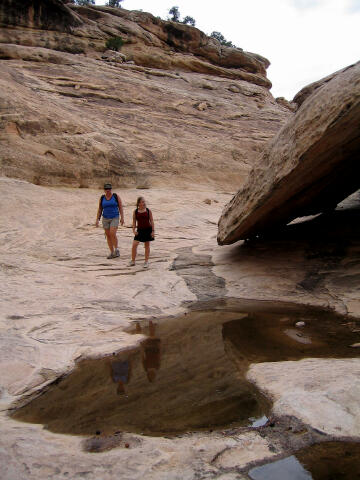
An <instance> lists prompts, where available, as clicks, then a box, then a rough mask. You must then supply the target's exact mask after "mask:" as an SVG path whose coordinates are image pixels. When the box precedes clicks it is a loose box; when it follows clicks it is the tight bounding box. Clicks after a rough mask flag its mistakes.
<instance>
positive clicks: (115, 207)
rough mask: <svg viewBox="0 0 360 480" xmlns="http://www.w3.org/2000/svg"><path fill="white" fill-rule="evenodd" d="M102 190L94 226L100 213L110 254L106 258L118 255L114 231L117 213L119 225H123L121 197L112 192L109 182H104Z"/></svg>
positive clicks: (116, 223)
mask: <svg viewBox="0 0 360 480" xmlns="http://www.w3.org/2000/svg"><path fill="white" fill-rule="evenodd" d="M104 190H105V194H104V195H101V198H100V201H99V208H98V212H97V216H96V224H95V225H96V227H98V226H99V221H100V218H101V215H102V217H103V219H102V224H103V227H104V230H105V235H106V240H107V243H108V246H109V249H110V255H109V256H108V257H107V258H115V257H120V252H119V248H118V239H117V236H116V232H117V229H118V226H119V214H120V223H121V225H124V211H123V206H122V202H121V199H120V197H119V195H117V194H116V193H112V186H111V184H110V183H105V185H104Z"/></svg>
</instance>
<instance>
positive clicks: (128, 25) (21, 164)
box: [0, 0, 292, 188]
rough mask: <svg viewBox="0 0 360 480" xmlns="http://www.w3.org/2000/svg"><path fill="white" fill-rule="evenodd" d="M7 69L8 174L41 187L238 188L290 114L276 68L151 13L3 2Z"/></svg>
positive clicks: (1, 92) (0, 91) (2, 82)
mask: <svg viewBox="0 0 360 480" xmlns="http://www.w3.org/2000/svg"><path fill="white" fill-rule="evenodd" d="M115 36H121V37H122V39H123V41H124V45H123V47H122V49H121V52H118V53H117V52H109V51H105V50H106V46H105V44H106V41H107V40H108V39H109V38H111V37H115ZM0 63H1V71H2V75H1V79H0V105H1V114H0V136H1V146H0V154H1V155H0V158H1V165H0V172H1V174H2V175H5V176H8V177H16V178H21V179H26V180H28V181H31V182H33V183H36V184H42V185H49V184H50V185H59V184H60V185H61V184H65V185H73V186H99V185H101V183H102V182H103V181H104V180H108V179H111V180H112V182H113V183H114V184H115V185H118V186H152V185H158V186H160V185H163V184H164V183H166V184H169V183H172V182H176V184H179V185H188V184H199V183H203V184H214V185H215V184H217V185H222V186H223V187H225V186H227V187H228V188H236V186H237V185H239V183H242V182H243V181H244V179H245V178H246V177H247V175H248V172H249V170H250V169H251V166H252V165H253V162H254V160H255V158H256V156H257V155H258V152H259V151H260V150H262V148H263V145H264V144H265V143H266V142H267V141H268V140H269V139H270V138H272V137H273V135H274V134H275V133H276V132H277V131H278V130H279V128H280V127H281V125H282V124H283V123H284V122H285V121H286V120H287V119H288V118H289V116H291V115H292V112H291V110H290V109H289V108H287V106H286V105H285V104H279V103H277V102H276V101H275V100H274V98H273V97H272V95H271V93H270V92H269V87H270V86H271V83H270V82H269V80H268V79H267V77H266V68H267V67H268V65H269V62H268V60H266V59H265V58H263V57H261V56H260V55H257V54H252V53H248V52H244V51H243V50H241V49H235V48H229V47H224V46H222V45H220V43H219V42H218V41H217V40H215V39H213V38H210V37H208V36H206V35H205V34H204V33H203V32H201V31H200V30H198V29H196V28H194V27H190V26H188V25H183V24H180V23H175V22H170V21H164V20H161V19H159V18H156V17H154V16H152V15H151V14H148V13H144V12H131V11H127V10H124V9H116V8H110V7H100V6H96V7H95V6H93V7H80V6H75V5H70V6H68V5H64V4H63V3H62V2H60V1H59V0H47V1H45V0H39V1H36V2H35V1H34V0H26V1H25V2H20V1H18V0H5V1H4V2H2V3H1V5H0ZM229 179H230V183H231V185H232V186H230V187H229Z"/></svg>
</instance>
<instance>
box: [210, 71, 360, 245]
mask: <svg viewBox="0 0 360 480" xmlns="http://www.w3.org/2000/svg"><path fill="white" fill-rule="evenodd" d="M359 122H360V62H359V63H357V64H355V65H353V66H351V67H348V68H346V69H344V70H343V71H341V72H340V73H337V74H336V75H334V76H333V77H332V78H330V80H328V81H326V82H323V85H322V87H321V88H318V89H314V91H313V93H312V94H311V95H310V96H308V97H307V98H306V100H305V101H304V103H302V105H301V107H300V108H299V110H297V112H296V114H295V116H294V117H293V118H292V119H290V120H289V122H288V123H287V124H286V125H285V126H284V127H283V128H282V129H281V131H280V132H279V133H278V134H277V135H276V136H275V138H274V139H273V140H272V141H271V142H270V144H269V146H268V147H267V148H266V149H265V151H264V153H263V154H262V155H261V156H260V157H259V159H258V161H257V163H256V165H255V166H254V168H253V170H252V171H251V173H250V175H249V178H248V180H247V182H246V184H245V185H244V186H243V187H242V188H241V189H240V190H239V191H238V193H237V194H236V195H235V197H234V198H233V199H232V200H231V202H230V203H229V204H228V205H227V206H226V207H225V208H224V211H223V213H222V216H221V218H220V220H219V233H218V242H219V244H229V243H233V242H236V241H237V240H240V239H244V238H248V237H251V236H254V235H256V234H258V233H264V232H266V231H267V232H269V231H271V230H274V229H276V228H277V227H278V226H279V225H284V224H286V223H288V222H290V221H291V220H293V219H294V218H296V217H302V216H306V215H312V214H317V213H320V212H323V211H326V210H328V209H332V208H334V207H335V206H336V205H337V204H338V203H339V202H340V201H341V200H343V199H344V198H345V197H347V196H348V195H350V194H351V193H353V192H354V191H355V190H357V188H359V174H360V170H359V168H360V166H359V161H358V156H359V151H360V135H359Z"/></svg>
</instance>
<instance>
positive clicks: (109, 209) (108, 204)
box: [101, 195, 119, 218]
mask: <svg viewBox="0 0 360 480" xmlns="http://www.w3.org/2000/svg"><path fill="white" fill-rule="evenodd" d="M101 206H102V208H103V217H104V218H115V217H118V216H119V207H118V205H117V203H116V200H115V198H114V195H111V198H110V200H106V197H105V196H104V198H103V199H102V204H101Z"/></svg>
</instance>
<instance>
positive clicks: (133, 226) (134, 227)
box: [132, 210, 136, 235]
mask: <svg viewBox="0 0 360 480" xmlns="http://www.w3.org/2000/svg"><path fill="white" fill-rule="evenodd" d="M132 229H133V232H134V235H136V210H134V213H133V224H132Z"/></svg>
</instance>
